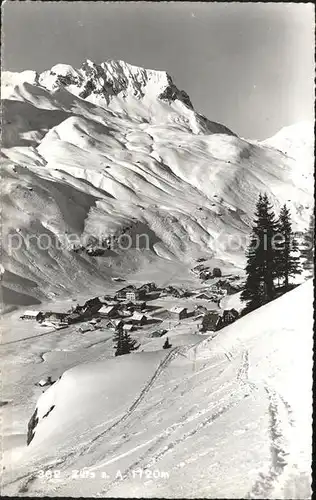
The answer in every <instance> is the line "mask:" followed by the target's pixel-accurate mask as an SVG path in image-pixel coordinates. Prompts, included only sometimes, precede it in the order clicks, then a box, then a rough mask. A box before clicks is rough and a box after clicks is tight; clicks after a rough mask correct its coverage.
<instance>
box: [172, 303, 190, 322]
mask: <svg viewBox="0 0 316 500" xmlns="http://www.w3.org/2000/svg"><path fill="white" fill-rule="evenodd" d="M170 314H171V317H172V318H173V319H177V320H179V321H181V320H182V319H184V318H186V317H187V315H188V309H187V308H186V307H181V306H175V307H172V308H171V309H170Z"/></svg>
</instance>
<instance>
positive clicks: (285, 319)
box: [3, 281, 313, 499]
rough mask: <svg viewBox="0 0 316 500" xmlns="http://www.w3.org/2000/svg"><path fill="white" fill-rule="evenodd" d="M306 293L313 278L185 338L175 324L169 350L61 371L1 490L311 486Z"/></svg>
mask: <svg viewBox="0 0 316 500" xmlns="http://www.w3.org/2000/svg"><path fill="white" fill-rule="evenodd" d="M312 293H313V289H312V282H311V281H310V282H308V283H306V284H304V285H301V286H299V287H297V288H296V289H295V290H293V291H291V292H289V293H287V294H285V295H283V296H282V297H281V298H279V299H277V300H275V301H274V302H272V303H270V304H268V305H266V306H264V307H262V308H260V309H259V310H257V311H255V312H253V313H251V314H249V315H247V316H245V317H243V318H241V319H240V320H238V321H237V322H235V323H234V324H232V325H230V326H228V327H226V328H225V329H223V330H221V331H220V332H219V333H218V334H217V336H216V337H215V338H213V339H211V338H206V339H205V340H202V341H201V340H200V341H198V340H197V343H196V344H195V345H193V346H192V345H191V347H185V346H183V345H182V346H181V343H177V336H180V337H181V326H179V328H178V329H177V330H175V332H174V334H173V337H172V336H171V337H170V339H171V342H172V343H173V344H174V345H175V346H179V347H174V348H173V349H171V350H170V351H168V352H167V353H166V351H163V350H161V351H159V350H158V351H153V352H151V351H148V352H146V350H145V352H139V353H137V354H133V355H128V356H122V357H121V358H116V359H113V360H106V361H98V362H95V363H90V364H83V365H79V366H77V367H75V368H73V369H71V370H69V371H67V372H66V373H64V374H63V375H62V377H61V379H60V380H58V381H57V382H56V383H55V384H54V385H53V386H52V387H51V388H49V389H48V390H47V391H46V392H45V393H44V394H43V395H42V396H41V397H40V399H39V401H38V404H37V408H36V415H35V416H36V418H37V419H38V421H37V424H36V422H35V426H34V425H33V427H34V429H33V430H34V437H33V440H32V441H31V443H30V445H29V446H28V447H27V448H26V447H25V448H24V449H22V450H21V455H20V457H19V458H17V459H16V461H15V462H13V463H12V469H13V470H12V471H11V472H9V471H7V474H6V477H5V480H4V487H3V492H4V493H5V494H15V493H16V492H17V491H19V494H23V493H24V494H27V495H28V496H44V495H49V496H94V495H97V496H101V497H106V496H109V497H112V498H113V497H125V498H126V497H143V498H145V497H172V498H195V497H198V498H204V497H206V498H279V499H280V498H285V499H296V498H309V497H310V494H311V493H310V483H311V437H312V436H311V430H312V377H311V374H312V353H313V341H312V319H313V318H312V315H313V312H312ZM298 305H299V312H298ZM193 337H194V335H193ZM191 344H192V342H191ZM149 349H150V348H149ZM30 470H31V471H32V472H31V473H30ZM54 471H55V472H54ZM56 471H57V472H56ZM76 471H77V472H76ZM45 474H46V476H45ZM52 474H55V477H53V478H52V479H49V477H51V476H50V475H52ZM80 474H81V478H80ZM188 479H189V480H188Z"/></svg>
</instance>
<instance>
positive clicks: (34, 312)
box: [23, 311, 41, 317]
mask: <svg viewBox="0 0 316 500" xmlns="http://www.w3.org/2000/svg"><path fill="white" fill-rule="evenodd" d="M40 312H41V311H25V312H24V313H23V316H34V317H36V316H37V315H38V314H39V313H40Z"/></svg>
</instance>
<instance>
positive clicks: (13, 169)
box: [2, 63, 313, 300]
mask: <svg viewBox="0 0 316 500" xmlns="http://www.w3.org/2000/svg"><path fill="white" fill-rule="evenodd" d="M106 64H107V63H104V65H106ZM88 66H89V65H88ZM101 66H102V65H94V63H91V64H90V66H89V68H90V69H91V71H92V73H93V75H94V79H95V80H96V76H95V73H94V72H95V71H97V69H98V68H100V67H101ZM119 67H120V68H121V69H122V74H119V71H118V69H117V67H116V66H114V69H115V68H116V74H115V75H114V73H113V71H112V74H111V72H110V69H113V65H112V66H111V65H110V64H108V66H104V68H102V67H101V70H102V71H103V72H104V74H106V77H107V81H111V78H112V80H113V79H115V78H117V79H118V81H117V83H115V85H114V86H113V85H112V87H111V88H112V89H116V91H115V92H113V94H112V95H111V96H110V100H109V102H107V100H106V99H105V98H104V97H102V96H101V98H100V96H98V95H97V94H96V93H95V91H93V92H92V93H91V94H90V95H89V96H87V97H86V98H82V97H80V96H79V95H76V93H77V94H79V93H80V92H81V91H82V88H83V87H82V86H80V85H79V86H77V87H76V89H75V92H76V93H74V88H73V87H74V86H71V85H68V84H66V85H65V84H64V83H61V82H60V81H59V82H58V84H57V85H56V88H54V89H53V90H49V89H48V88H47V87H49V86H51V87H54V85H55V83H56V78H57V80H58V78H60V76H65V75H61V74H58V73H57V70H56V66H55V70H56V71H54V70H53V73H56V74H53V75H51V70H50V71H48V73H47V72H43V73H42V74H41V76H38V77H37V76H36V73H35V72H31V71H27V72H24V73H22V74H20V75H19V74H13V73H9V74H7V75H4V76H5V78H4V79H3V82H2V84H3V88H4V94H3V95H4V96H5V98H4V99H3V125H4V127H3V128H4V134H3V148H2V164H3V184H4V191H3V193H5V197H4V202H3V207H4V208H3V211H4V215H5V216H4V218H3V233H4V235H5V241H4V251H3V262H4V267H5V268H6V269H7V270H8V271H10V272H11V273H13V274H16V275H17V276H20V277H21V284H20V289H19V288H18V285H17V283H16V281H15V283H13V282H11V281H10V280H9V281H8V282H5V286H7V287H9V289H10V290H11V291H12V292H13V291H15V292H19V293H26V292H28V293H29V291H27V290H26V289H25V285H24V283H25V279H29V280H31V281H34V282H36V283H38V289H33V290H32V295H33V296H34V299H36V300H38V299H39V298H43V297H46V298H47V297H48V296H51V294H52V293H53V294H60V293H70V291H74V290H75V289H76V287H78V286H80V287H81V286H83V287H89V288H90V289H91V287H93V283H95V284H97V283H98V286H99V285H100V286H102V280H107V279H109V277H110V276H111V275H112V274H113V272H120V273H123V274H124V273H127V272H129V270H130V269H134V268H135V265H136V264H135V262H137V265H148V263H149V262H151V261H152V260H153V259H154V260H155V259H167V260H168V261H170V260H171V261H174V262H179V261H181V262H185V263H187V265H188V266H190V265H191V264H192V263H193V262H194V260H195V259H196V258H198V257H200V256H201V255H204V254H207V255H208V256H209V257H210V258H213V259H214V265H215V264H219V265H222V264H223V265H229V266H231V265H233V266H235V267H236V269H239V270H242V268H243V266H244V248H241V249H239V250H232V249H231V248H228V245H227V239H228V238H234V237H235V238H237V237H245V236H246V235H247V234H249V231H250V224H251V219H252V214H253V211H254V208H255V203H256V200H257V197H258V194H259V192H262V191H267V193H268V195H269V197H270V198H271V201H272V202H273V204H274V205H275V208H276V210H277V211H278V210H279V209H280V206H281V205H282V204H283V203H285V202H286V203H288V205H289V207H290V209H291V212H292V217H293V223H294V228H295V229H299V230H302V229H303V228H304V227H306V226H307V224H308V217H309V213H310V210H311V207H312V204H313V198H312V184H313V175H312V158H313V149H312V148H311V144H310V142H306V141H305V142H306V143H305V142H304V141H303V143H302V141H301V142H300V141H299V144H298V146H297V147H296V146H295V150H296V151H297V152H299V151H303V150H304V158H306V161H305V160H304V165H303V166H302V164H301V160H300V159H299V157H300V158H301V156H300V155H297V154H295V155H294V156H291V155H289V154H285V152H283V151H281V149H278V148H277V147H276V146H275V145H274V146H272V145H271V144H264V143H263V142H254V141H247V140H245V139H242V138H240V137H238V136H237V135H236V134H235V133H234V132H232V131H230V130H229V129H227V128H226V127H225V126H224V125H221V124H217V123H215V122H211V121H210V120H208V119H207V118H205V117H203V116H202V115H199V114H198V113H196V112H195V111H194V109H192V108H191V107H190V106H188V104H187V103H186V102H184V101H183V100H181V97H183V95H182V94H181V95H180V94H179V93H178V94H177V92H176V91H174V92H173V93H172V92H171V97H172V98H171V99H169V98H167V99H166V100H165V99H161V98H159V96H161V94H162V93H163V92H165V90H166V89H169V88H170V85H171V84H170V80H168V77H167V73H165V72H158V73H159V74H158V76H157V72H156V73H155V74H154V73H148V71H150V70H143V69H142V68H137V67H132V66H131V65H127V64H126V66H124V67H123V66H122V64H121V65H120V66H119ZM53 68H54V67H53ZM69 68H71V67H68V66H65V65H62V67H60V66H59V67H58V68H57V69H59V73H66V75H67V71H68V72H69V71H72V70H73V68H71V70H69ZM96 68H97V69H96ZM130 68H136V69H133V70H131V69H130ZM123 69H125V70H126V71H127V73H128V71H130V73H128V75H130V74H132V73H133V71H134V73H133V74H134V75H136V76H135V79H134V80H133V79H132V78H131V80H129V82H130V81H131V85H129V84H128V85H127V86H126V81H127V80H126V78H125V77H126V74H125V77H124V71H123ZM73 71H75V70H73ZM126 71H125V73H126ZM143 71H145V72H146V71H147V73H144V72H143ZM118 74H119V76H121V80H120V79H119V78H118V77H117V75H118ZM122 75H123V76H122ZM146 75H147V76H146ZM148 75H149V76H151V77H152V81H151V80H150V78H149V76H148ZM155 75H156V77H157V78H156V79H155V78H154V77H155ZM75 76H76V75H75ZM114 76H115V78H114ZM136 77H137V78H136ZM124 78H125V80H124ZM146 78H147V80H146ZM23 80H24V81H23ZM26 80H28V81H26ZM40 80H41V82H42V83H40ZM148 81H151V83H152V85H151V86H149V87H148ZM36 82H38V83H36ZM54 82H55V83H54ZM135 82H136V83H137V85H138V84H139V83H140V84H141V85H140V86H138V87H137V85H136V83H135ZM43 83H45V85H46V87H45V86H43ZM66 83H67V82H66ZM68 83H69V82H68ZM99 84H100V88H102V85H103V84H104V80H102V81H100V82H99ZM168 85H169V86H168ZM96 88H97V87H96ZM118 89H123V90H120V92H117V90H118ZM124 89H125V90H124ZM146 89H147V91H146ZM70 90H71V91H72V92H70ZM134 90H137V91H138V92H139V94H138V96H134V95H131V94H133V91H134ZM171 90H172V89H171ZM124 92H125V94H124ZM179 92H182V91H179ZM114 94H115V95H114ZM142 94H144V95H142ZM166 94H168V91H167V92H166ZM177 96H178V97H180V99H179V98H178V97H177ZM167 97H168V96H167ZM173 97H175V99H173ZM184 100H186V98H185V99H184ZM292 135H294V136H295V131H294V133H292ZM294 139H295V137H294ZM294 139H293V140H292V142H293V144H294ZM126 227H129V228H130V231H131V234H132V235H133V237H135V235H137V234H139V232H140V228H142V230H143V231H144V232H145V233H146V234H147V233H148V234H150V235H151V237H153V241H152V242H151V243H150V249H149V250H146V249H144V248H140V249H138V250H137V249H135V248H133V249H130V250H129V251H128V252H124V251H118V250H117V249H115V251H112V253H109V254H105V255H104V256H103V257H102V258H101V257H100V258H94V257H90V256H89V255H87V254H86V253H81V254H80V255H79V254H78V253H74V252H73V250H72V248H71V245H70V244H68V245H66V246H64V247H62V248H61V249H55V248H54V249H52V248H49V249H47V250H41V249H40V250H39V249H38V248H35V247H36V244H35V243H34V241H32V242H31V244H30V245H28V247H27V248H26V243H27V241H28V239H30V237H31V236H34V238H35V241H36V238H38V237H40V236H41V235H42V236H41V237H42V239H44V236H43V235H46V236H45V237H49V238H52V239H58V238H62V237H64V236H65V235H67V234H76V235H78V237H80V238H83V239H86V240H88V239H89V238H90V237H91V238H92V239H93V238H95V237H97V238H98V237H99V236H101V237H102V238H106V237H109V236H111V235H120V234H121V232H122V231H123V230H124V228H126ZM17 229H19V237H17V236H16V237H17V239H19V241H20V242H21V245H22V246H21V247H20V248H18V249H12V248H11V249H10V248H9V245H8V243H10V241H9V239H8V238H9V236H10V235H13V234H15V235H17ZM222 240H223V241H222ZM222 243H223V244H222ZM221 244H222V245H221ZM112 250H113V249H112ZM225 263H226V264H225ZM79 271H80V272H79ZM65 273H66V274H68V275H69V276H72V277H73V276H75V279H68V278H65V280H64V281H65V283H64V284H63V287H64V288H63V287H62V286H61V283H60V275H61V274H62V275H64V274H65ZM11 275H12V274H11ZM11 275H8V276H11ZM47 294H48V295H47ZM10 300H12V299H10Z"/></svg>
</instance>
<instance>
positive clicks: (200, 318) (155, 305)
mask: <svg viewBox="0 0 316 500" xmlns="http://www.w3.org/2000/svg"><path fill="white" fill-rule="evenodd" d="M205 271H206V272H208V275H207V277H205V274H203V273H205ZM191 272H192V273H193V275H195V276H197V277H198V278H200V280H201V285H200V287H199V288H197V289H190V290H189V289H185V288H183V287H180V286H173V285H170V284H169V285H167V286H158V285H157V284H156V283H155V282H148V283H142V284H139V283H138V284H132V283H128V282H127V281H126V279H124V278H120V277H117V278H113V281H114V282H116V283H119V282H122V283H123V282H124V286H123V287H122V288H120V289H118V290H116V291H114V292H113V293H112V294H107V295H100V296H96V297H92V298H90V299H88V300H86V301H85V303H84V304H83V305H80V304H76V305H73V306H71V308H70V309H69V310H66V311H58V312H56V311H52V310H47V311H45V310H26V311H24V313H23V314H22V315H21V316H20V319H21V320H25V321H36V323H37V324H38V325H39V326H41V327H42V328H43V330H44V331H45V330H47V329H55V330H64V334H65V335H67V329H69V328H71V332H72V333H73V332H74V333H76V332H77V334H78V335H81V334H84V335H86V336H88V335H90V334H91V333H92V332H96V331H98V332H99V334H100V335H101V336H102V332H104V334H105V336H106V337H107V336H108V334H109V332H111V334H112V336H113V341H114V340H115V338H117V335H119V334H123V333H125V334H128V335H130V336H131V337H133V339H136V341H137V343H138V344H137V349H138V350H143V346H144V344H146V343H147V344H148V341H150V339H155V338H156V339H157V338H160V337H161V346H160V347H159V346H158V345H156V344H155V346H156V348H158V349H159V348H163V347H164V348H168V347H171V345H172V342H173V340H174V338H175V337H176V336H177V334H179V333H184V332H186V333H189V334H190V335H191V334H199V335H212V336H214V335H216V333H215V332H217V331H219V330H220V329H221V328H223V327H224V326H226V325H228V324H230V323H232V322H233V321H235V320H236V319H238V317H239V312H238V311H237V310H236V309H234V308H230V309H229V308H225V307H223V305H222V303H223V302H224V301H223V299H224V298H225V297H227V296H229V295H233V294H238V292H239V291H240V290H241V287H242V280H241V279H240V277H239V276H236V275H226V276H222V272H221V270H220V268H214V269H213V270H212V271H211V270H210V269H208V268H207V267H206V266H205V264H197V265H196V266H195V267H193V269H191ZM201 273H202V274H201ZM113 288H114V287H113ZM72 300H73V301H74V300H75V299H72ZM169 340H170V342H171V343H170V342H169ZM136 341H135V342H136ZM113 355H115V349H114V347H113ZM49 383H51V379H50V377H49V376H48V378H47V379H44V380H42V381H41V383H40V385H49Z"/></svg>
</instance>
